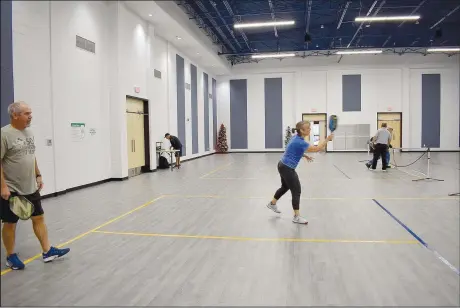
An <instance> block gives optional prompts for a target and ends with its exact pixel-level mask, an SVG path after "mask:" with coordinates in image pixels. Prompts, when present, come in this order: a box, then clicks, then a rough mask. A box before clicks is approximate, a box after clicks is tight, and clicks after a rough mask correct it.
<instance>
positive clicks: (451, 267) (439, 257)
mask: <svg viewBox="0 0 460 308" xmlns="http://www.w3.org/2000/svg"><path fill="white" fill-rule="evenodd" d="M372 201H374V202H375V203H376V204H377V205H378V206H380V208H381V209H382V210H384V211H385V212H386V213H387V214H388V215H390V216H391V218H393V219H394V220H396V221H397V222H398V223H399V224H400V225H401V226H402V227H403V228H404V229H406V231H407V232H409V233H410V234H411V235H412V236H413V237H415V239H416V240H417V241H419V242H420V244H422V245H423V246H424V247H425V248H426V249H428V250H430V251H431V252H432V253H433V254H434V255H435V256H436V257H437V258H438V259H439V260H441V262H443V263H444V264H445V265H447V266H448V267H449V268H450V269H451V270H453V271H454V272H455V273H457V275H459V276H460V270H459V269H458V268H456V267H455V266H453V265H452V264H450V262H449V261H447V260H446V259H445V258H444V257H443V256H441V255H440V254H439V253H438V252H437V251H436V250H434V249H433V248H431V247H430V246H428V244H427V243H426V242H425V241H424V240H422V238H421V237H420V236H418V235H417V234H415V233H414V232H413V231H412V230H411V229H410V228H409V227H408V226H406V225H405V224H404V223H403V222H402V221H400V220H399V219H398V218H397V217H396V216H394V215H393V214H392V213H391V212H390V211H388V210H387V209H386V208H385V207H384V206H383V205H381V204H380V203H379V202H378V201H377V200H375V199H372Z"/></svg>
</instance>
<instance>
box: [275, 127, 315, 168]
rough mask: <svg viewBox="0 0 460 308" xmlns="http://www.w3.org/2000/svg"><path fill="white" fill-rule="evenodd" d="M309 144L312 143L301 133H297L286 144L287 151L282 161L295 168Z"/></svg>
mask: <svg viewBox="0 0 460 308" xmlns="http://www.w3.org/2000/svg"><path fill="white" fill-rule="evenodd" d="M309 146H310V144H309V143H308V142H306V141H305V139H303V138H302V137H300V136H299V135H295V136H294V137H292V138H291V140H290V141H289V143H288V145H287V146H286V151H285V152H284V154H283V156H282V157H281V162H282V163H283V164H285V165H286V166H288V167H289V168H292V169H295V168H296V167H297V165H298V164H299V162H300V160H301V159H302V157H303V154H304V153H305V151H306V150H307V149H308V147H309Z"/></svg>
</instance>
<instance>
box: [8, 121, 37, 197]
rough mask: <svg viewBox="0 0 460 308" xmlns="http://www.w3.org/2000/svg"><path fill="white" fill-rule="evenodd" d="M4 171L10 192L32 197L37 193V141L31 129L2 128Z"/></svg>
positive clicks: (9, 126)
mask: <svg viewBox="0 0 460 308" xmlns="http://www.w3.org/2000/svg"><path fill="white" fill-rule="evenodd" d="M1 152H2V153H1V154H2V157H1V158H2V170H3V176H4V177H5V182H6V185H7V186H8V188H9V189H10V191H13V192H16V193H18V194H20V195H30V194H33V193H34V192H36V191H37V189H38V185H37V178H36V174H35V140H34V136H33V133H32V131H31V130H30V129H29V128H26V129H24V130H22V131H21V130H18V129H16V128H14V127H12V126H11V125H7V126H4V127H2V151H1Z"/></svg>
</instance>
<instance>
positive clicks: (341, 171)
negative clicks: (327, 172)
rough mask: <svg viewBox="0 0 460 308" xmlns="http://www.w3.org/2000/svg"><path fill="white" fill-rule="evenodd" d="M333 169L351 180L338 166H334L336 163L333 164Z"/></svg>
mask: <svg viewBox="0 0 460 308" xmlns="http://www.w3.org/2000/svg"><path fill="white" fill-rule="evenodd" d="M333 166H334V167H335V169H337V170H339V171H340V172H341V173H342V174H343V175H344V176H346V177H347V178H348V179H349V180H351V177H349V176H348V175H347V174H346V173H345V172H343V171H342V170H341V169H340V168H339V167H337V166H336V164H333Z"/></svg>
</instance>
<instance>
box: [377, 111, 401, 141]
mask: <svg viewBox="0 0 460 308" xmlns="http://www.w3.org/2000/svg"><path fill="white" fill-rule="evenodd" d="M401 118H402V116H401V113H399V112H385V113H378V114H377V128H380V127H381V126H382V123H387V126H388V127H391V128H393V134H392V136H391V139H392V141H391V145H392V146H393V147H394V148H401V130H402V123H401Z"/></svg>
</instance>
